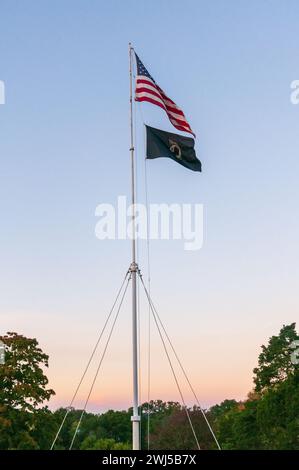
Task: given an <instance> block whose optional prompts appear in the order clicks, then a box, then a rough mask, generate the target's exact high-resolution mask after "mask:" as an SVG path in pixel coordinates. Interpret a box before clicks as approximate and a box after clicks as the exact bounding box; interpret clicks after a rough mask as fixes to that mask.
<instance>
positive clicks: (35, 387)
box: [0, 332, 55, 449]
mask: <svg viewBox="0 0 299 470" xmlns="http://www.w3.org/2000/svg"><path fill="white" fill-rule="evenodd" d="M0 340H1V341H2V342H3V343H4V345H5V363H4V364H2V365H0V403H1V407H0V435H1V437H0V448H2V449H11V448H15V449H36V448H39V445H38V443H37V441H36V439H35V437H36V436H35V437H34V434H35V431H36V427H37V423H38V421H40V420H41V416H42V413H43V412H45V413H48V411H47V409H46V408H43V409H41V408H39V407H40V406H41V405H42V404H43V403H44V401H48V400H49V399H50V397H51V396H52V395H54V394H55V392H54V390H52V389H47V384H48V379H47V377H46V376H45V374H44V372H43V369H42V367H48V359H49V358H48V356H47V354H45V353H43V351H42V350H41V349H40V348H39V347H38V342H37V340H36V339H31V338H26V337H24V336H22V335H18V334H17V333H10V332H9V333H7V334H6V335H5V336H0ZM44 435H46V433H45V434H44Z"/></svg>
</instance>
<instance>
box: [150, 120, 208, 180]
mask: <svg viewBox="0 0 299 470" xmlns="http://www.w3.org/2000/svg"><path fill="white" fill-rule="evenodd" d="M159 157H168V158H172V160H175V161H176V162H177V163H180V164H181V165H183V166H185V167H186V168H189V170H193V171H201V163H200V161H199V160H198V159H197V158H196V154H195V150H194V139H192V138H191V137H185V136H183V135H178V134H173V133H172V132H165V131H161V130H160V129H155V128H154V127H150V126H146V158H159Z"/></svg>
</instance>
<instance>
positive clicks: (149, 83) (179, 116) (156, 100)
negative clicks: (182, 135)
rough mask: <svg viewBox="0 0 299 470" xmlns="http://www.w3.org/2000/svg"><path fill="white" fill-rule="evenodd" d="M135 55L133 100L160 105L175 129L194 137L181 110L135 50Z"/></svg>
mask: <svg viewBox="0 0 299 470" xmlns="http://www.w3.org/2000/svg"><path fill="white" fill-rule="evenodd" d="M135 56H136V62H137V77H136V90H135V100H136V101H148V102H149V103H152V104H155V105H157V106H160V108H162V109H164V110H165V111H166V113H167V116H168V117H169V120H170V122H171V124H172V125H173V126H174V127H175V128H176V129H178V130H180V131H184V132H189V133H190V134H192V135H194V137H195V134H194V132H193V131H192V129H191V127H190V125H189V124H188V122H187V120H186V118H185V115H184V113H183V111H182V110H181V109H180V108H179V107H178V106H177V105H176V104H175V103H174V102H173V101H172V100H171V99H170V98H168V96H167V95H166V94H165V93H164V91H163V90H162V89H161V88H160V87H159V86H158V85H157V83H156V82H155V80H154V79H153V77H152V76H151V75H150V74H149V73H148V71H147V70H146V68H145V67H144V65H143V63H142V62H141V60H140V59H139V57H138V55H137V54H136V52H135Z"/></svg>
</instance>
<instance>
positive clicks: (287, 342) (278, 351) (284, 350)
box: [253, 323, 298, 392]
mask: <svg viewBox="0 0 299 470" xmlns="http://www.w3.org/2000/svg"><path fill="white" fill-rule="evenodd" d="M295 328H296V324H295V323H291V324H290V325H284V326H283V327H282V329H281V330H280V332H279V335H278V336H272V337H271V338H270V339H269V343H268V345H267V346H264V345H263V346H262V352H261V354H260V355H259V358H258V367H256V368H255V369H254V370H253V372H254V374H255V377H254V379H253V380H254V383H255V390H256V391H257V392H264V391H266V390H268V389H269V388H271V387H274V386H276V385H278V384H281V382H283V381H284V380H286V379H287V378H288V377H289V376H290V375H291V374H293V373H294V372H295V370H296V366H295V365H294V364H292V362H291V351H292V349H291V343H292V342H293V341H294V340H295V339H297V338H298V335H297V333H296V329H295Z"/></svg>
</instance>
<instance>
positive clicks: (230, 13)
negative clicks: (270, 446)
mask: <svg viewBox="0 0 299 470" xmlns="http://www.w3.org/2000/svg"><path fill="white" fill-rule="evenodd" d="M0 10H1V14H0V80H2V81H3V82H4V84H5V98H6V100H5V104H4V105H0V159H1V166H0V181H1V184H0V212H1V230H0V266H1V269H0V286H1V287H0V289H1V295H0V320H1V321H0V332H1V333H0V334H4V333H5V332H6V331H17V332H18V333H20V334H24V335H26V336H29V337H36V338H37V339H38V341H39V344H40V346H41V347H42V349H43V350H44V351H45V352H46V353H47V354H49V356H50V360H49V369H48V370H47V376H48V377H49V380H50V385H51V387H53V388H54V390H55V391H56V396H55V397H54V398H53V399H51V402H50V406H51V408H52V409H55V408H57V407H58V406H61V405H63V406H67V405H68V404H69V402H70V400H71V397H72V394H73V392H74V390H75V388H76V385H77V383H78V381H79V379H80V376H81V374H82V371H83V369H84V367H85V365H86V362H87V360H88V358H89V355H90V353H91V350H92V348H93V346H94V344H95V342H96V340H97V337H98V334H99V332H100V330H101V328H102V325H103V323H104V321H105V318H106V316H107V314H108V312H109V309H110V307H111V305H112V303H113V300H114V298H115V295H116V292H117V290H118V288H119V286H120V284H121V281H122V279H123V276H124V274H125V272H126V270H127V269H128V266H129V264H130V256H131V255H130V241H128V240H102V241H100V240H98V239H97V238H96V236H95V226H96V223H97V218H96V217H95V209H96V207H97V206H98V204H100V203H111V204H115V203H116V201H117V198H118V196H119V195H127V196H129V194H130V156H129V102H128V99H129V78H128V42H129V41H131V42H132V44H133V46H134V47H135V49H136V51H137V53H138V55H139V56H140V58H141V60H142V61H143V62H144V64H145V66H146V67H147V68H148V70H149V72H150V73H151V75H152V76H153V77H154V78H155V80H156V81H157V82H158V84H159V85H160V86H161V87H162V88H163V89H164V90H165V91H166V92H167V93H168V95H169V96H170V97H171V98H172V99H174V101H175V102H176V103H177V104H179V105H180V106H181V107H182V108H183V110H184V112H185V114H186V116H187V118H188V120H189V122H190V124H191V127H192V128H193V129H194V130H195V132H196V134H197V138H196V151H197V155H198V157H199V158H200V160H201V161H202V166H203V171H202V173H201V174H199V173H194V172H191V171H188V170H186V169H185V168H183V167H182V166H180V165H176V164H175V163H174V162H173V161H172V160H170V159H158V160H153V161H149V162H148V163H147V172H148V195H149V201H150V202H151V203H162V202H163V203H169V204H170V203H179V204H182V203H192V204H195V203H200V204H203V207H204V241H203V246H202V248H201V249H200V250H198V251H186V250H184V246H183V242H182V240H154V241H151V242H150V275H151V295H152V298H153V301H154V303H155V305H156V307H157V309H158V312H159V315H160V317H161V318H162V320H163V322H164V324H165V326H166V328H167V331H168V333H169V335H170V337H171V339H172V341H173V343H174V345H175V347H176V350H177V352H178V354H179V356H180V358H181V360H182V362H183V364H184V366H185V368H186V370H187V372H188V375H189V377H190V380H191V382H192V384H193V386H194V388H195V390H196V392H197V394H198V397H199V399H200V401H201V403H202V404H203V406H205V407H207V406H210V405H212V404H214V403H217V402H221V401H222V400H224V399H226V398H235V399H237V400H241V399H245V398H246V395H247V393H248V392H249V391H250V390H251V389H252V387H253V383H252V376H253V373H252V369H253V368H254V367H255V366H256V365H257V359H258V354H259V352H260V346H261V345H262V344H265V343H266V342H267V341H268V338H269V337H270V336H271V335H273V334H277V333H278V332H279V330H280V328H281V327H282V326H283V324H289V323H291V322H296V321H298V308H299V300H298V295H297V292H298V275H299V267H298V266H299V262H298V261H299V259H298V258H299V257H298V237H299V217H298V200H299V185H298V170H299V159H298V147H299V132H298V131H299V105H294V104H292V103H291V101H290V93H291V89H290V84H291V82H292V81H293V80H296V79H299V65H298V64H299V63H298V15H299V4H298V2H297V1H295V0H294V1H292V0H289V1H287V2H281V1H275V0H272V1H270V0H267V1H266V0H262V1H260V0H259V1H258V0H255V1H252V2H247V1H245V0H243V1H235V0H229V1H227V2H222V1H220V0H218V1H217V0H212V1H203V0H202V1H199V0H197V1H195V0H186V1H185V2H180V1H177V0H173V1H171V2H170V1H165V0H162V1H159V2H158V1H152V2H148V1H144V0H138V1H136V0H127V1H126V2H122V1H115V0H112V1H110V2H103V1H99V0H98V1H93V0H89V1H83V0H72V1H70V0H63V1H58V0H53V1H51V2H46V1H43V2H38V1H33V0H27V1H26V2H21V1H16V0H10V1H8V0H2V1H1V5H0ZM141 109H142V111H141V112H140V107H139V105H138V106H137V105H136V107H135V106H134V110H135V118H134V120H135V121H134V122H135V124H136V160H137V180H138V182H137V197H138V201H140V202H142V201H144V200H145V184H144V147H143V130H142V119H144V120H145V122H147V123H148V124H150V125H153V126H154V127H159V128H161V129H164V130H167V131H172V132H175V129H174V128H173V127H172V126H171V124H170V123H169V121H168V119H167V116H166V115H165V113H163V111H162V110H161V109H159V108H158V107H154V106H152V105H150V104H143V105H142V107H141ZM138 253H139V255H138V261H139V265H140V268H141V271H142V273H143V275H144V278H145V280H147V278H148V272H149V269H148V261H147V246H146V243H144V242H140V243H139V247H138ZM140 323H141V324H140V338H141V350H140V355H141V364H140V366H141V367H140V369H141V400H142V401H145V400H146V399H147V367H146V366H147V338H148V307H147V305H146V302H145V299H144V298H143V297H142V296H141V294H140ZM103 344H104V343H103ZM102 347H103V346H102ZM131 356H132V355H131V311H130V295H129V294H128V296H127V298H126V299H125V302H124V306H123V309H122V310H121V313H120V318H119V321H118V323H117V324H116V327H115V332H114V334H113V336H112V340H111V343H110V345H109V348H108V352H107V355H106V358H105V361H104V365H103V368H102V370H101V372H100V375H99V377H98V380H97V383H96V386H95V388H94V391H93V393H92V396H91V399H90V403H89V404H88V410H90V411H94V412H101V411H103V410H105V409H108V408H116V409H122V408H127V407H129V406H131V403H132V366H131V363H132V357H131ZM99 357H100V353H99V354H98V355H97V356H96V361H95V363H94V364H93V366H92V369H91V371H90V374H88V375H87V379H86V381H85V382H84V385H83V387H82V389H81V390H80V392H79V395H78V399H77V400H76V402H75V406H78V407H79V406H82V403H84V400H85V398H86V394H87V390H88V387H89V385H90V382H91V380H92V376H93V373H94V370H95V367H96V366H97V361H98V360H99ZM182 384H183V385H182V387H183V390H184V394H185V398H186V402H187V403H189V404H192V403H193V397H192V395H191V393H190V391H189V390H188V389H187V387H186V384H184V383H183V380H182ZM150 397H151V398H161V399H164V400H179V399H180V397H179V394H178V391H177V389H176V386H175V383H174V380H173V377H172V376H171V372H170V370H169V367H168V364H167V360H166V359H165V355H164V352H163V349H162V346H161V344H160V341H159V337H158V334H157V332H156V331H155V328H154V325H152V327H151V391H150Z"/></svg>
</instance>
